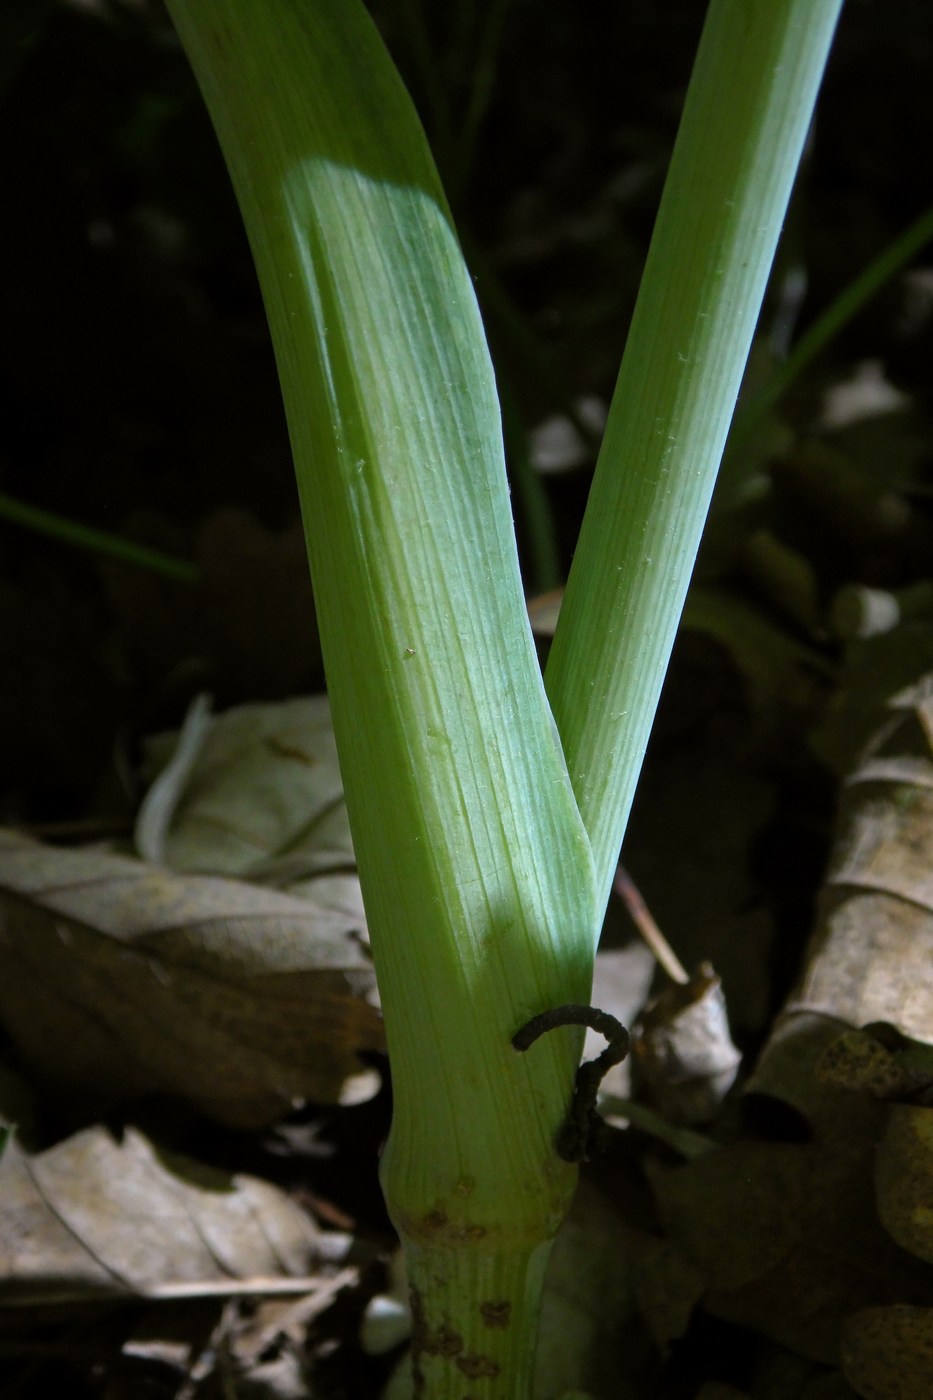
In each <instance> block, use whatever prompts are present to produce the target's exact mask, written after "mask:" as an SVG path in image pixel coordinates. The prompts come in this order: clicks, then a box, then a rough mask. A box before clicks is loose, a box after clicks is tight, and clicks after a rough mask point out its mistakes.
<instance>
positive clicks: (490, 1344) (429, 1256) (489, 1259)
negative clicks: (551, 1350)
mask: <svg viewBox="0 0 933 1400" xmlns="http://www.w3.org/2000/svg"><path fill="white" fill-rule="evenodd" d="M550 1252H551V1244H550V1242H549V1241H548V1242H545V1243H542V1244H538V1245H536V1246H534V1247H531V1248H527V1247H526V1248H524V1249H510V1250H500V1251H496V1252H492V1251H486V1250H483V1249H471V1250H451V1251H448V1252H447V1253H446V1254H440V1255H439V1254H438V1252H437V1251H436V1250H434V1249H429V1250H427V1251H422V1250H421V1249H420V1248H419V1247H418V1246H417V1245H410V1246H409V1248H408V1249H407V1250H406V1256H405V1257H406V1265H407V1268H408V1273H409V1278H411V1279H412V1280H413V1281H414V1280H415V1279H423V1278H430V1279H431V1289H430V1294H429V1295H428V1296H425V1295H424V1294H423V1292H422V1290H421V1289H420V1288H419V1287H418V1285H417V1284H416V1283H414V1282H413V1286H412V1290H411V1301H412V1338H411V1367H412V1380H413V1390H414V1393H415V1394H416V1395H421V1394H424V1395H427V1396H430V1400H464V1396H469V1400H503V1398H504V1397H508V1400H513V1397H514V1400H525V1397H526V1396H528V1395H530V1394H531V1391H532V1379H533V1375H534V1349H533V1348H532V1347H530V1346H529V1345H528V1338H529V1337H534V1336H535V1334H536V1331H537V1324H538V1311H539V1300H540V1296H541V1289H542V1285H543V1282H544V1272H545V1268H546V1266H547V1261H548V1258H549V1256H550ZM464 1298H469V1299H471V1300H474V1301H473V1303H472V1306H469V1307H467V1308H463V1307H462V1305H461V1303H460V1301H459V1300H462V1299H464Z"/></svg>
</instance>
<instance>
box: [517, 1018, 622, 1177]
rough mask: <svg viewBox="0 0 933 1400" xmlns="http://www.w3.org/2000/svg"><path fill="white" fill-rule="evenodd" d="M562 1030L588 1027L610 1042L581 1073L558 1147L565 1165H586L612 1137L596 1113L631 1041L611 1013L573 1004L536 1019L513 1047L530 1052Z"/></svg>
mask: <svg viewBox="0 0 933 1400" xmlns="http://www.w3.org/2000/svg"><path fill="white" fill-rule="evenodd" d="M559 1026H588V1027H589V1028H590V1029H591V1030H594V1031H597V1032H598V1033H599V1035H602V1036H605V1038H606V1040H607V1042H608V1044H607V1045H606V1048H605V1050H604V1051H603V1053H602V1054H601V1055H599V1056H597V1058H596V1059H595V1060H587V1061H586V1062H585V1064H582V1065H581V1066H580V1068H579V1069H578V1070H577V1077H576V1081H575V1083H574V1090H573V1100H572V1102H571V1105H570V1112H569V1114H568V1116H567V1120H566V1122H565V1123H564V1125H563V1127H562V1128H561V1129H560V1132H559V1133H558V1135H557V1141H556V1143H555V1147H556V1149H557V1155H558V1156H559V1157H562V1158H563V1160H564V1161H565V1162H586V1161H588V1160H589V1158H590V1156H591V1155H593V1153H595V1152H598V1151H600V1149H601V1148H602V1146H604V1144H605V1141H606V1138H607V1135H608V1129H607V1128H606V1124H605V1123H604V1122H603V1120H602V1118H600V1116H599V1113H598V1112H597V1109H596V1096H597V1094H598V1093H599V1086H600V1084H601V1083H602V1081H603V1078H604V1076H605V1075H606V1074H607V1073H608V1071H609V1070H610V1069H612V1067H613V1065H618V1064H621V1063H622V1061H623V1060H624V1059H625V1057H626V1055H627V1054H628V1052H629V1047H630V1045H631V1040H630V1037H629V1033H628V1031H627V1030H626V1029H625V1027H624V1026H623V1025H622V1023H621V1021H617V1020H616V1018H615V1017H614V1016H610V1015H609V1013H608V1012H607V1011H599V1010H597V1008H596V1007H595V1006H576V1005H573V1004H572V1003H571V1004H568V1005H567V1006H555V1007H554V1008H553V1009H552V1010H551V1011H542V1012H541V1013H540V1015H538V1016H532V1018H531V1020H530V1021H526V1022H525V1024H524V1025H523V1026H521V1027H520V1029H519V1030H517V1031H516V1032H515V1034H514V1035H513V1036H512V1045H513V1046H514V1048H515V1049H516V1050H522V1051H524V1050H528V1049H529V1048H530V1047H531V1046H532V1045H534V1043H535V1041H536V1040H537V1039H538V1038H539V1037H540V1036H542V1035H546V1034H547V1032H548V1031H553V1030H557V1028H558V1027H559Z"/></svg>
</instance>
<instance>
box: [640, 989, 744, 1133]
mask: <svg viewBox="0 0 933 1400" xmlns="http://www.w3.org/2000/svg"><path fill="white" fill-rule="evenodd" d="M632 1054H633V1058H634V1063H635V1066H636V1069H637V1073H638V1078H639V1080H640V1082H641V1083H642V1084H643V1085H644V1086H645V1088H646V1089H647V1091H648V1096H649V1098H650V1099H651V1100H652V1101H653V1102H654V1103H655V1104H656V1105H657V1107H658V1108H659V1109H660V1111H661V1112H662V1113H663V1114H664V1116H665V1117H666V1118H668V1119H669V1120H670V1121H671V1122H672V1123H678V1124H691V1123H708V1122H710V1121H711V1119H713V1118H714V1117H715V1116H716V1112H717V1110H718V1109H719V1106H720V1104H721V1103H722V1101H723V1099H724V1098H725V1096H726V1094H727V1093H728V1092H729V1090H730V1089H731V1088H732V1085H733V1084H734V1082H735V1077H736V1074H737V1073H738V1069H739V1065H740V1063H741V1060H742V1056H741V1054H740V1053H739V1051H738V1050H737V1049H736V1047H735V1046H734V1045H733V1043H732V1037H731V1035H730V1033H729V1017H728V1013H727V1011H726V999H725V996H724V995H723V990H722V983H721V982H720V980H719V978H718V977H717V976H716V974H715V973H714V971H713V969H712V967H711V966H710V964H709V963H703V964H701V966H700V967H699V968H698V969H697V971H696V972H694V974H693V975H692V977H691V978H690V980H689V981H688V982H686V983H683V984H681V983H672V984H670V985H669V986H667V987H665V989H664V991H663V992H662V993H661V995H660V996H659V997H657V998H656V1000H655V1001H654V1002H653V1003H652V1004H651V1006H649V1007H648V1008H647V1010H646V1012H645V1014H644V1016H643V1017H642V1020H641V1023H640V1025H639V1027H638V1030H637V1034H636V1036H635V1039H634V1041H633V1044H632Z"/></svg>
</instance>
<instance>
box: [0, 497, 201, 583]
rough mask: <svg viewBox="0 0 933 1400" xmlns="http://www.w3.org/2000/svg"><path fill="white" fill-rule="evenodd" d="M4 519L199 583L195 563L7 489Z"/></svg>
mask: <svg viewBox="0 0 933 1400" xmlns="http://www.w3.org/2000/svg"><path fill="white" fill-rule="evenodd" d="M0 519H2V520H9V521H12V523H13V524H14V525H22V526H24V527H25V528H26V529H27V530H34V531H35V532H36V533H37V534H40V535H48V536H49V538H50V539H53V540H61V541H62V542H63V543H64V544H70V545H74V546H75V548H77V549H88V550H91V551H92V552H93V553H95V554H106V555H108V556H109V557H110V558H111V559H121V560H122V561H123V562H124V563H126V564H135V565H136V566H137V567H138V568H140V569H150V570H151V571H152V572H153V573H157V574H162V575H164V576H165V577H166V578H171V579H176V580H177V581H178V582H179V583H196V582H197V579H198V573H199V570H198V568H197V566H196V565H195V564H189V563H187V562H186V561H185V560H184V559H176V558H175V557H174V556H173V555H171V554H163V553H162V551H161V550H160V549H150V548H149V547H148V546H147V545H144V544H135V543H134V542H133V541H132V540H125V539H121V538H120V536H119V535H110V534H108V533H107V532H106V531H105V530H95V529H93V528H92V527H91V526H90V525H80V524H77V523H76V522H75V521H74V520H66V519H65V518H64V517H63V516H61V515H54V514H53V513H52V512H51V511H48V510H40V509H39V507H38V506H31V505H28V504H27V503H26V502H25V501H20V500H17V499H16V497H15V496H8V495H7V493H6V492H5V491H0Z"/></svg>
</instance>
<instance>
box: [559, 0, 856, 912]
mask: <svg viewBox="0 0 933 1400" xmlns="http://www.w3.org/2000/svg"><path fill="white" fill-rule="evenodd" d="M840 8H841V0H713V3H712V4H711V6H710V10H709V14H708V16H707V20H706V24H705V27H704V31H703V37H702V40H701V44H700V49H699V53H698V55H697V61H696V65H695V68H694V71H693V76H692V78H691V82H690V87H689V90H688V93H687V98H686V103H685V107H684V113H683V118H682V121H681V127H680V131H679V134H678V137H677V143H676V146H675V149H674V154H673V157H672V161H671V167H670V171H669V173H668V178H667V183H666V185H665V189H664V194H663V197H662V200H661V206H660V209H659V212H658V218H657V223H656V225H655V230H654V235H653V238H652V242H651V248H650V250H649V254H648V260H647V264H646V267H645V273H644V277H643V281H642V285H641V290H640V293H639V297H638V302H637V304H636V308H635V313H634V317H633V320H632V326H631V329H630V331H629V337H628V342H627V344H626V348H625V355H624V357H623V361H622V367H621V370H620V374H619V381H618V384H617V386H616V390H615V394H614V397H613V401H612V405H611V409H610V414H609V421H608V424H607V427H606V434H605V438H604V440H603V446H602V450H601V452H600V456H599V461H598V463H597V468H596V474H595V477H594V481H593V486H592V490H591V493H590V499H589V502H588V505H587V510H586V515H585V518H584V522H583V528H582V531H581V534H580V540H579V543H578V546H577V551H576V555H575V558H574V563H573V567H572V569H571V573H570V578H569V580H568V586H567V592H566V596H565V598H564V602H563V606H562V609H561V615H560V619H559V621H558V624H557V630H556V633H555V636H554V644H553V647H552V650H551V655H550V660H549V663H548V668H547V677H546V679H547V688H548V694H549V696H550V698H551V703H552V706H553V709H554V714H555V718H556V719H557V723H558V728H559V731H560V735H561V740H562V742H563V745H564V751H565V753H566V755H567V761H568V764H569V767H570V772H571V777H572V780H573V785H574V791H575V793H576V795H577V800H578V802H579V805H580V810H581V813H582V815H583V819H584V822H585V824H586V828H587V831H588V832H589V835H590V840H591V842H592V846H593V854H594V859H595V862H596V870H597V888H598V892H599V896H600V901H601V903H602V901H604V899H605V898H607V897H608V892H609V889H610V886H611V882H612V877H613V874H614V871H615V867H616V861H617V858H618V853H619V847H620V845H621V841H622V836H623V833H624V831H625V824H626V822H627V820H628V813H629V810H630V807H631V802H632V797H633V794H634V790H635V784H636V782H637V778H638V773H639V771H640V768H641V762H642V758H643V755H644V750H645V746H646V743H647V739H648V733H649V731H650V727H651V723H652V720H653V717H654V712H655V708H656V706H657V700H658V696H659V694H660V690H661V684H662V680H663V677H664V673H665V670H666V668H667V663H668V659H669V656H670V651H671V647H672V645H673V640H674V635H675V632H676V628H677V622H678V619H679V616H680V612H681V609H682V607H683V601H684V597H685V594H686V590H687V585H688V583H689V579H690V574H691V571H692V569H693V563H694V559H695V557H696V551H697V547H698V544H699V539H700V534H701V532H702V528H703V523H704V521H705V518H706V513H707V509H708V506H709V500H710V496H711V494H712V489H713V485H714V483H715V478H716V472H717V469H718V466H719V461H720V458H721V456H722V450H723V445H724V443H725V439H726V434H727V432H728V428H729V420H730V418H731V415H732V412H733V408H734V405H735V399H736V395H737V393H738V389H739V385H740V382H741V378H742V374H743V371H744V367H745V362H746V359H747V356H748V350H749V346H750V344H751V337H752V333H753V331H754V328H755V323H756V319H757V316H758V311H759V308H760V305H761V300H762V297H763V295H764V289H765V285H766V282H767V277H768V272H769V269H770V266H771V262H772V259H773V256H774V250H775V246H776V244H777V239H778V234H779V232H780V228H781V221H782V219H783V217H784V212H785V209H786V206H787V201H788V197H789V195H790V190H791V186H792V184H793V180H794V175H795V172H796V169H797V164H798V161H799V158H800V153H801V150H802V148H803V142H804V138H805V136H806V132H807V128H808V126H809V123H810V118H811V114H812V111H813V106H814V103H815V100H816V94H817V90H818V88H819V83H820V78H821V76H822V72H823V67H824V64H825V61H826V56H827V53H828V50H829V45H830V42H831V39H832V35H833V30H834V27H835V23H836V20H837V17H838V14H839V10H840Z"/></svg>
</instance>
